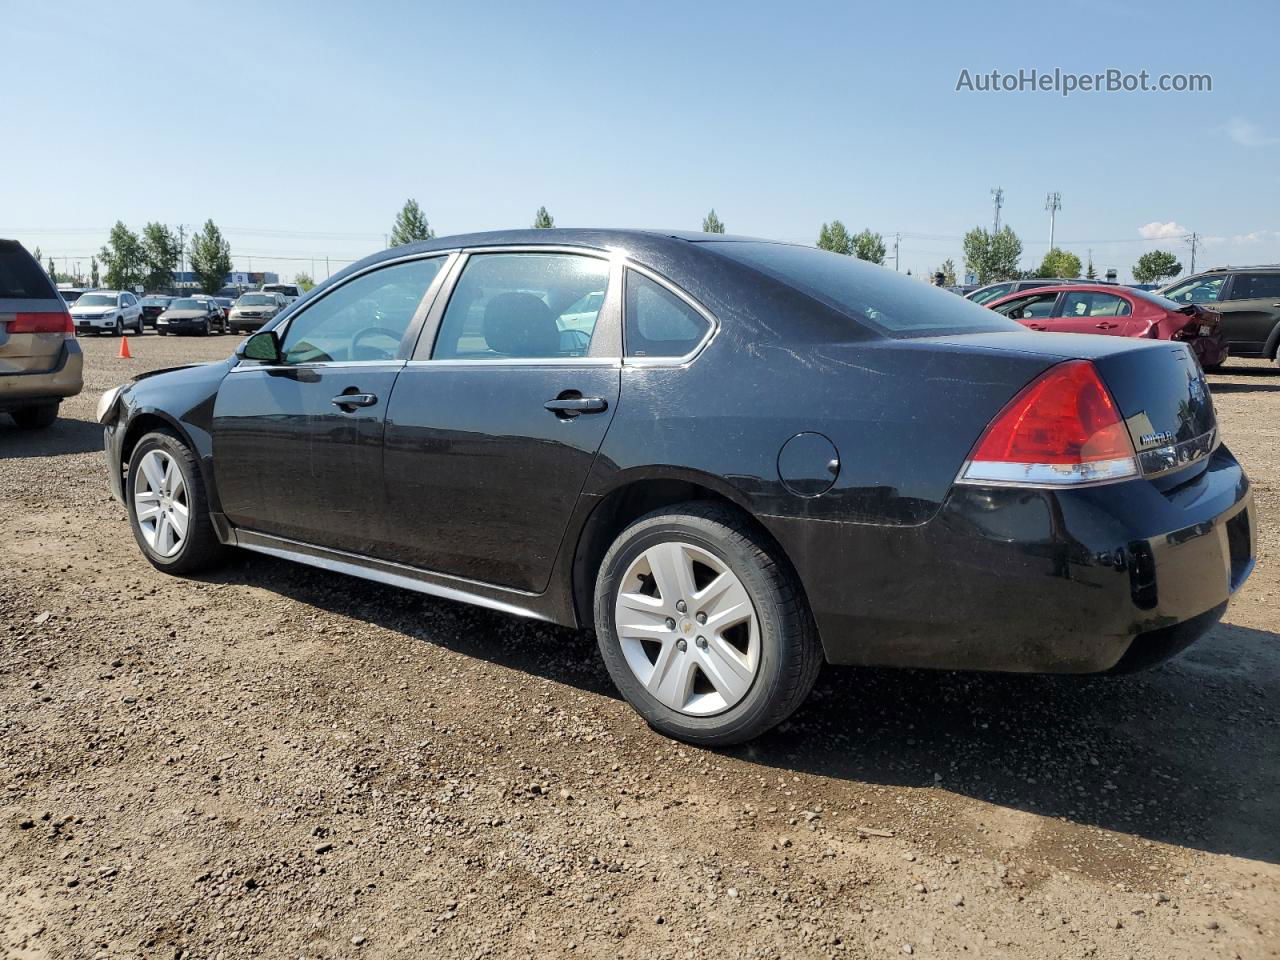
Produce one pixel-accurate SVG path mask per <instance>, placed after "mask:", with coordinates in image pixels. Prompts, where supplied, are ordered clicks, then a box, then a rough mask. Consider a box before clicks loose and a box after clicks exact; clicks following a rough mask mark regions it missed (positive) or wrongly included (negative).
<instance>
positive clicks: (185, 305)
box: [169, 297, 204, 310]
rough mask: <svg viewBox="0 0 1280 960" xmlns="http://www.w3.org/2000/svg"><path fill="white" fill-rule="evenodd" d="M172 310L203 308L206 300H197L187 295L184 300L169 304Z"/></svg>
mask: <svg viewBox="0 0 1280 960" xmlns="http://www.w3.org/2000/svg"><path fill="white" fill-rule="evenodd" d="M169 309H170V310H203V309H204V301H203V300H195V299H193V298H191V297H185V298H183V299H182V300H175V301H173V303H171V304H169Z"/></svg>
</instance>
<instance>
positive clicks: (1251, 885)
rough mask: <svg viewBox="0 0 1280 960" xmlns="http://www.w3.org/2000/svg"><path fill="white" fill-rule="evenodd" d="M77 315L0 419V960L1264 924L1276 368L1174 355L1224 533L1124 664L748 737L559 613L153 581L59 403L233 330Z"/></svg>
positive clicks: (952, 691) (1071, 947)
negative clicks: (57, 389)
mask: <svg viewBox="0 0 1280 960" xmlns="http://www.w3.org/2000/svg"><path fill="white" fill-rule="evenodd" d="M130 343H131V346H132V347H133V353H134V358H135V359H133V360H131V361H126V360H119V359H116V356H115V354H116V350H117V346H118V341H115V340H112V339H109V338H103V339H86V340H84V341H83V345H84V348H85V352H86V354H87V356H86V364H85V367H86V381H87V382H86V389H85V392H84V393H83V394H82V395H81V396H79V397H77V398H75V399H73V400H71V401H69V402H68V403H66V404H64V406H63V419H61V420H60V421H59V422H58V424H57V425H56V426H55V427H53V428H52V429H50V430H47V431H44V432H41V433H39V434H24V433H20V432H18V431H17V430H15V429H14V428H13V427H12V424H11V423H10V422H9V421H8V419H7V418H0V419H3V422H2V423H0V504H2V506H3V509H2V510H0V524H3V528H2V529H0V544H2V545H3V546H2V547H0V554H2V555H3V561H4V562H3V564H2V565H0V574H2V575H0V956H4V957H15V958H39V957H179V956H181V957H210V958H214V957H224V958H232V957H251V956H261V957H406V956H430V957H437V956H439V957H483V956H495V957H507V956H516V957H519V956H534V957H548V956H557V957H558V956H591V957H597V956H599V957H610V958H615V957H636V958H651V957H716V958H721V957H760V958H784V957H785V958H793V957H891V956H901V955H905V954H912V955H917V956H921V957H960V956H965V957H1011V958H1014V957H1016V958H1032V957H1035V958H1042V957H1091V956H1093V957H1115V958H1124V957H1132V958H1152V960H1154V958H1166V957H1224V958H1233V957H1240V958H1253V957H1276V956H1277V955H1280V866H1278V864H1280V826H1278V824H1280V790H1278V789H1277V788H1278V786H1280V737H1278V733H1280V730H1278V723H1277V720H1278V718H1280V696H1278V691H1280V682H1278V681H1280V648H1278V647H1277V644H1276V640H1277V639H1278V634H1277V632H1276V631H1277V630H1280V614H1278V611H1280V573H1278V571H1280V564H1277V562H1276V560H1277V552H1278V541H1277V533H1276V531H1277V529H1280V373H1277V372H1276V371H1275V370H1274V369H1271V368H1268V367H1266V366H1265V365H1263V364H1261V363H1257V362H1237V363H1233V364H1231V365H1230V367H1229V368H1228V370H1227V371H1226V372H1225V373H1224V374H1222V375H1219V376H1214V377H1212V378H1211V381H1212V387H1213V391H1214V394H1215V398H1216V402H1217V404H1218V408H1219V414H1220V418H1221V421H1222V424H1223V429H1224V431H1225V434H1226V436H1227V439H1228V442H1229V443H1230V444H1231V446H1232V448H1233V449H1234V450H1235V452H1236V454H1237V455H1238V456H1239V457H1240V459H1241V460H1242V461H1243V462H1244V464H1245V465H1246V467H1247V469H1248V470H1249V473H1250V475H1251V477H1252V479H1253V483H1254V490H1255V496H1256V499H1257V507H1258V512H1259V529H1260V534H1261V547H1260V558H1259V564H1258V568H1257V570H1256V572H1255V573H1254V575H1253V578H1252V579H1251V580H1250V581H1249V583H1248V584H1247V586H1246V587H1245V588H1244V589H1243V590H1242V591H1241V593H1240V595H1239V596H1238V597H1237V599H1236V601H1235V602H1234V603H1233V605H1232V606H1231V608H1230V610H1229V612H1228V614H1227V617H1226V622H1225V623H1224V624H1223V625H1222V626H1220V627H1218V628H1217V629H1216V630H1215V631H1214V632H1213V633H1212V634H1211V635H1210V636H1209V637H1207V638H1206V639H1205V640H1203V641H1201V642H1200V643H1199V644H1198V645H1196V646H1195V647H1193V648H1192V649H1191V650H1190V651H1188V652H1187V653H1186V654H1184V655H1183V656H1182V657H1181V658H1180V659H1178V660H1176V661H1175V662H1173V663H1171V664H1167V665H1165V666H1162V667H1160V668H1159V669H1156V670H1153V671H1150V672H1148V673H1145V674H1141V675H1139V676H1136V677H1133V678H1129V679H1124V680H1079V679H1052V678H1043V677H1033V676H1028V677H1023V676H986V675H962V674H948V673H926V672H906V671H870V670H851V669H841V670H837V669H828V670H827V671H826V672H825V673H824V674H823V676H822V678H821V679H820V680H819V683H818V688H817V690H816V691H815V695H814V697H813V699H812V700H811V701H810V703H809V704H808V705H807V706H806V707H805V708H804V709H802V710H801V711H800V712H799V713H797V714H796V716H795V717H794V718H793V719H792V720H791V721H790V722H789V723H788V724H786V725H785V726H784V727H783V728H781V729H779V730H777V731H775V732H773V733H771V734H770V735H768V736H766V737H764V738H763V739H761V740H759V741H757V742H756V743H754V744H751V745H749V746H746V747H743V748H738V749H734V750H727V751H723V752H709V751H700V750H695V749H691V748H688V747H684V746H681V745H678V744H675V743H672V742H670V741H668V740H665V739H663V738H661V737H659V736H657V735H655V734H653V733H652V732H650V731H649V730H648V729H647V728H645V727H644V726H643V725H642V724H641V723H640V722H639V721H638V719H637V717H636V716H635V714H633V713H632V711H631V710H630V709H629V708H628V707H627V706H626V704H625V703H623V702H622V701H620V700H619V699H618V697H617V695H616V694H615V693H614V692H613V690H612V689H611V687H610V685H609V682H608V679H607V677H606V676H605V673H604V671H603V668H602V667H601V665H600V664H599V662H598V659H597V657H596V653H595V650H594V646H593V643H592V641H591V640H590V638H589V637H587V636H585V635H582V634H577V633H574V632H572V631H568V630H562V629H557V628H553V627H548V626H545V625H537V624H531V623H529V622H526V621H520V620H515V619H510V618H507V617H504V616H501V615H498V614H496V613H491V612H487V611H482V610H477V609H471V608H468V607H464V606H460V605H457V604H452V603H447V602H443V601H436V600H432V599H429V598H425V597H421V596H418V595H416V594H411V593H407V592H401V591H397V590H394V589H391V588H383V587H379V586H376V585H373V584H369V583H365V582H362V581H358V580H354V579H347V578H343V577H340V576H337V575H331V574H326V573H324V572H321V571H317V570H312V569H309V568H305V567H301V566H296V565H292V564H288V563H284V562H279V561H273V560H271V559H268V558H265V557H261V556H250V555H239V556H237V557H236V558H235V559H234V560H233V562H232V563H231V564H230V565H229V566H227V567H226V568H225V569H223V570H221V571H219V572H218V573H217V574H216V575H213V576H209V577H205V578H202V579H198V580H183V579H176V578H172V577H167V576H164V575H163V574H160V573H158V572H156V571H155V570H153V569H152V568H151V567H150V566H149V565H148V564H147V563H146V562H145V561H144V560H143V559H142V556H141V554H140V553H139V552H138V550H137V548H136V547H135V545H134V543H133V540H132V537H131V535H130V532H129V527H128V525H127V523H126V522H125V519H124V513H123V510H122V509H121V507H120V506H119V505H118V504H116V503H115V502H114V501H113V500H112V499H111V498H110V495H109V494H108V492H107V483H106V474H105V470H104V466H103V463H102V458H101V454H100V452H99V447H100V432H99V430H98V428H97V426H96V425H95V424H94V423H93V422H92V420H93V407H94V403H95V402H96V400H97V397H98V395H99V394H100V393H101V391H102V390H103V389H105V388H106V387H108V386H111V385H113V384H115V383H117V382H119V381H121V380H122V379H125V378H126V377H127V376H128V375H129V374H130V373H133V372H137V371H141V370H146V369H152V368H156V367H162V366H169V365H172V364H174V363H179V362H183V361H189V360H198V359H212V358H216V357H219V356H221V355H225V354H226V353H228V352H229V351H230V350H231V348H232V344H233V341H232V339H231V338H227V337H212V338H209V339H178V338H165V339H161V338H159V337H156V336H154V335H148V336H146V337H143V338H136V337H134V338H130Z"/></svg>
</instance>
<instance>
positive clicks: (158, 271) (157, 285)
mask: <svg viewBox="0 0 1280 960" xmlns="http://www.w3.org/2000/svg"><path fill="white" fill-rule="evenodd" d="M142 256H143V259H144V260H145V262H146V270H147V275H146V279H145V281H144V286H146V288H147V289H148V290H159V289H161V288H163V287H167V286H169V285H170V284H172V283H173V272H174V271H175V270H177V269H178V261H179V260H180V259H181V258H182V247H181V245H180V244H179V243H178V237H177V234H175V233H174V232H173V231H172V230H170V229H169V228H168V227H166V226H165V225H164V224H163V223H148V224H147V225H146V226H145V227H143V228H142Z"/></svg>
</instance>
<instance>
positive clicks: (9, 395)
mask: <svg viewBox="0 0 1280 960" xmlns="http://www.w3.org/2000/svg"><path fill="white" fill-rule="evenodd" d="M83 368H84V354H82V353H81V352H80V344H78V343H76V342H75V341H74V340H64V341H62V349H61V351H60V352H59V353H58V359H57V361H56V362H55V364H54V366H53V368H52V369H49V370H41V371H36V372H32V373H0V411H7V410H13V409H16V408H19V407H28V406H31V404H32V402H33V401H35V402H38V401H41V400H61V399H63V398H64V397H74V396H75V395H76V394H77V393H79V392H80V391H81V390H82V389H84V374H83Z"/></svg>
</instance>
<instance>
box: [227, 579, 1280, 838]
mask: <svg viewBox="0 0 1280 960" xmlns="http://www.w3.org/2000/svg"><path fill="white" fill-rule="evenodd" d="M207 579H209V580H210V581H216V582H224V583H247V584H252V585H254V586H256V587H261V588H265V589H268V590H271V591H273V592H276V593H278V594H280V595H281V596H286V597H289V598H290V599H292V600H295V601H297V602H298V603H302V604H307V605H309V606H313V607H316V608H319V609H323V610H327V611H330V612H332V613H334V614H337V615H340V616H344V617H351V618H353V619H355V620H358V621H362V622H367V623H369V624H372V625H375V626H377V627H381V628H384V629H387V630H393V631H395V632H397V633H400V634H403V635H404V636H406V637H411V638H414V639H416V640H420V641H423V642H426V643H431V644H434V645H437V646H441V647H444V648H446V649H448V650H452V651H454V652H455V653H460V654H463V655H466V656H468V657H475V658H476V659H479V660H484V661H486V662H489V663H493V664H495V665H498V666H501V667H504V668H506V669H510V670H518V671H520V672H522V673H526V674H529V675H531V676H538V677H542V678H544V679H547V680H550V681H552V682H555V683H559V684H564V685H566V686H571V687H574V688H576V689H579V690H582V691H585V692H589V693H592V694H596V695H600V696H605V697H610V698H613V699H617V698H618V693H617V691H616V690H615V689H614V687H613V684H612V682H611V681H610V680H609V676H608V674H607V673H606V671H605V669H604V665H603V663H602V662H601V660H600V657H599V654H598V653H597V651H596V649H595V640H594V637H593V636H592V635H591V634H589V633H587V632H585V631H576V630H569V629H565V628H563V627H557V626H554V625H551V624H544V623H537V622H533V621H529V620H522V619H519V618H516V617H511V616H507V615H504V614H501V613H497V612H494V611H489V610H484V609H481V608H478V607H470V606H467V605H464V604H460V603H453V602H450V601H445V600H436V599H434V598H431V597H426V596H422V595H419V594H416V593H412V592H410V591H407V590H398V589H394V588H391V587H384V586H381V585H379V584H376V583H371V582H368V581H364V580H359V579H356V578H353V577H347V576H343V575H341V574H336V573H328V572H326V571H322V570H317V569H314V568H312V567H306V566H302V565H300V564H295V563H290V562H288V561H283V560H275V559H271V558H268V557H263V556H258V555H249V554H245V555H243V557H242V558H240V559H237V560H236V561H234V562H233V563H232V564H230V565H229V566H227V567H225V568H223V569H222V570H220V571H219V572H218V573H217V574H215V575H213V576H210V577H208V578H207ZM636 723H637V724H639V723H640V720H639V719H638V718H637V719H636ZM1278 726H1280V635H1277V634H1274V633H1269V632H1265V631H1259V630H1250V629H1247V628H1243V627H1236V626H1230V625H1226V624H1222V625H1219V626H1218V627H1217V628H1215V630H1214V631H1213V632H1212V633H1211V634H1210V635H1209V636H1208V637H1206V638H1205V639H1203V640H1201V641H1200V642H1199V643H1198V644H1196V645H1195V646H1193V647H1192V648H1191V649H1190V650H1188V651H1187V652H1186V653H1185V654H1183V655H1182V657H1180V658H1179V659H1177V660H1175V661H1173V662H1171V663H1168V664H1165V665H1163V666H1161V667H1158V668H1156V669H1153V670H1149V671H1147V672H1145V673H1140V674H1137V675H1132V676H1127V677H1116V678H1092V679H1090V678H1084V677H1049V676H1036V675H1019V674H981V673H950V672H942V671H922V670H876V669H865V668H864V669H859V668H848V667H828V668H826V669H825V671H824V672H823V674H822V676H821V677H820V679H819V681H818V685H817V687H816V688H815V690H814V693H813V695H812V696H811V698H810V700H809V701H808V703H807V704H806V705H805V706H804V707H802V708H801V709H800V711H799V712H798V713H797V714H796V715H795V716H794V717H793V718H792V719H791V720H790V721H789V722H787V723H785V724H783V725H782V726H781V727H780V728H778V729H777V730H774V731H772V732H770V733H768V734H766V735H765V736H764V737H761V738H760V739H758V740H756V741H753V742H752V743H749V744H746V745H744V746H741V747H736V748H732V749H729V750H726V751H724V753H725V755H726V756H730V757H733V758H736V759H740V760H742V761H745V762H748V763H752V764H759V765H764V766H768V767H772V768H776V769H778V770H782V771H787V772H804V773H810V774H814V775H817V776H821V777H825V778H834V779H839V780H846V781H850V782H857V783H863V784H874V785H886V786H890V785H892V786H905V787H937V788H939V789H942V790H947V791H951V792H953V793H957V794H962V795H965V796H970V797H973V798H975V799H980V800H983V801H986V802H989V803H994V804H999V805H1001V806H1005V807H1009V808H1013V809H1018V810H1025V811H1031V812H1034V813H1037V814H1042V815H1045V816H1052V817H1061V818H1064V819H1066V820H1069V821H1073V822H1076V823H1081V824H1092V825H1095V826H1099V827H1104V828H1107V829H1110V830H1116V831H1120V832H1123V833H1129V834H1133V835H1136V836H1140V837H1143V838H1146V839H1150V840H1158V841H1163V842H1167V843H1172V844H1177V845H1179V846H1186V847H1194V848H1198V849H1202V850H1206V851H1213V852H1218V853H1228V854H1232V855H1235V856H1240V857H1248V858H1251V859H1258V860H1267V861H1271V862H1280V831H1278V830H1277V829H1276V827H1275V824H1277V823H1280V738H1277V736H1276V731H1277V727H1278Z"/></svg>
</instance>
